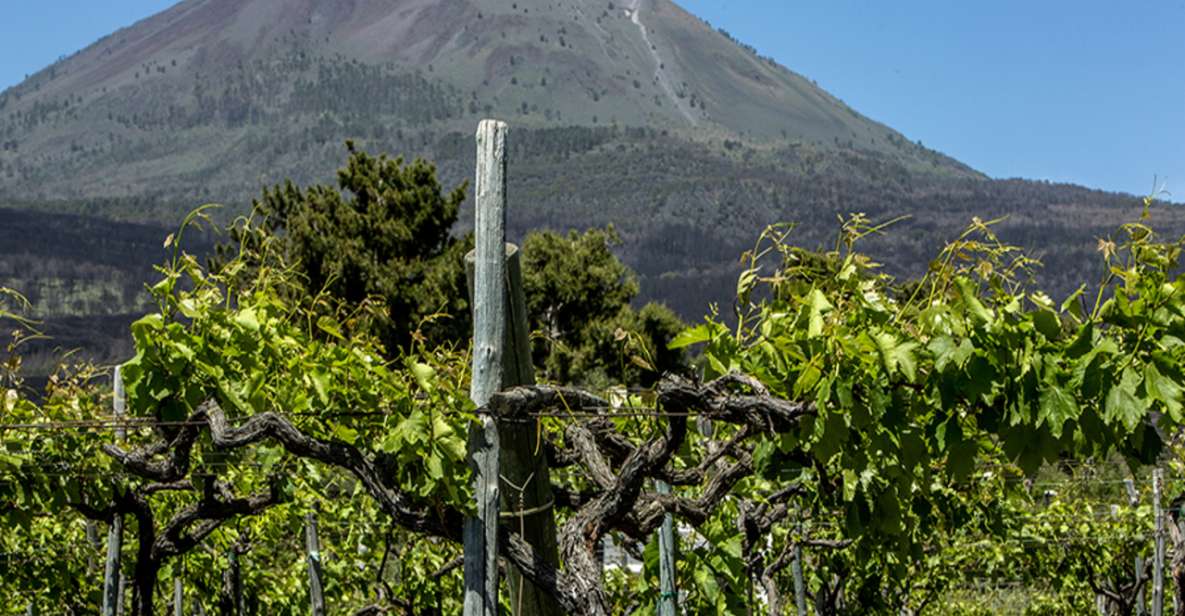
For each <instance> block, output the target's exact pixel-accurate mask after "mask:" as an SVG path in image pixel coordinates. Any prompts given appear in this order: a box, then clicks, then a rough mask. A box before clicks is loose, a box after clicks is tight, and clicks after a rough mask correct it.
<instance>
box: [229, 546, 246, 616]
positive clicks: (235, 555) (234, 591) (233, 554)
mask: <svg viewBox="0 0 1185 616" xmlns="http://www.w3.org/2000/svg"><path fill="white" fill-rule="evenodd" d="M226 559H227V565H228V566H229V569H228V573H229V575H228V576H227V577H228V579H229V582H230V584H229V585H230V588H229V589H228V590H230V597H229V598H230V600H231V601H233V604H232V607H231V611H232V612H233V613H234V614H235V616H246V610H245V609H243V608H244V605H243V571H242V569H241V568H240V567H239V550H238V549H237V548H236V547H234V546H231V548H230V550H228V551H227V555H226Z"/></svg>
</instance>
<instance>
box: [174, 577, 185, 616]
mask: <svg viewBox="0 0 1185 616" xmlns="http://www.w3.org/2000/svg"><path fill="white" fill-rule="evenodd" d="M184 592H185V589H184V586H183V585H182V583H181V574H180V573H178V574H177V575H176V576H175V577H174V578H173V616H185V608H184V605H183V604H182V602H181V600H182V599H183V598H184V597H183V594H184Z"/></svg>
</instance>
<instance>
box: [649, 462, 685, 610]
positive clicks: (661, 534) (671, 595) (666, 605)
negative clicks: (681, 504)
mask: <svg viewBox="0 0 1185 616" xmlns="http://www.w3.org/2000/svg"><path fill="white" fill-rule="evenodd" d="M654 488H655V491H656V492H658V493H659V494H670V493H671V485H670V484H668V483H667V482H665V481H663V480H661V479H657V480H655V481H654ZM658 578H659V579H658V584H659V589H660V591H661V593H662V594H660V595H659V596H658V616H675V614H676V613H677V612H678V610H679V597H678V595H677V594H675V522H674V519H673V518H672V516H671V514H670V512H667V513H666V515H664V516H663V517H662V527H661V528H660V529H659V531H658Z"/></svg>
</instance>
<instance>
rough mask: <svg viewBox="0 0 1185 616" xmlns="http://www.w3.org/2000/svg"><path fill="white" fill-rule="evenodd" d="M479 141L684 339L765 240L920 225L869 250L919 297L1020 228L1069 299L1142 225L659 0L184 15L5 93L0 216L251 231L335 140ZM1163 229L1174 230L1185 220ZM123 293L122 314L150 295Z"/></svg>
mask: <svg viewBox="0 0 1185 616" xmlns="http://www.w3.org/2000/svg"><path fill="white" fill-rule="evenodd" d="M490 116H494V117H499V118H503V119H506V120H508V121H509V122H510V124H511V127H512V128H511V135H510V156H511V162H510V165H511V167H510V170H509V181H510V195H511V199H512V202H511V204H510V224H511V233H512V235H521V234H522V233H524V232H526V231H527V230H529V229H533V228H539V227H551V228H559V229H563V228H573V227H576V228H580V227H585V226H590V225H605V224H614V225H615V226H616V228H617V229H618V231H619V232H620V233H621V235H622V238H623V245H622V246H621V248H620V252H621V254H622V255H623V257H624V258H625V259H626V260H627V262H628V263H629V264H630V265H632V266H633V267H635V268H636V269H638V270H639V272H640V273H641V275H642V290H643V296H644V297H645V298H647V299H662V300H666V301H668V302H669V303H671V304H672V306H673V307H674V308H676V309H677V310H679V311H680V312H681V313H682V314H684V315H685V316H687V317H689V318H695V317H698V316H699V315H702V314H703V311H704V310H705V307H706V306H707V304H708V302H709V301H715V302H720V303H722V304H724V305H727V302H728V301H729V296H730V294H731V292H732V289H734V288H735V287H734V281H735V278H734V276H735V270H736V256H737V255H738V254H740V252H741V251H743V250H745V249H748V248H750V247H751V245H752V241H753V238H754V237H755V236H756V235H757V233H758V232H759V231H760V229H761V228H762V227H763V226H764V225H766V224H770V223H773V222H781V221H794V222H799V223H801V226H800V227H799V230H798V232H797V235H796V236H795V237H796V238H798V239H799V241H800V242H801V243H803V244H804V245H807V246H810V247H815V246H819V245H823V244H824V243H827V242H828V240H829V239H830V238H832V237H833V234H834V232H835V229H836V222H835V221H836V218H837V216H841V215H846V214H850V213H852V212H865V213H867V214H869V215H870V216H872V217H873V218H876V219H888V218H893V217H896V216H899V215H909V216H912V218H911V219H910V221H909V222H908V223H905V224H904V225H901V226H899V228H898V229H897V230H895V231H894V232H892V234H891V235H890V236H889V239H887V240H883V241H881V243H880V244H874V245H873V246H872V247H874V248H881V249H884V253H883V254H881V255H880V256H881V258H883V259H884V261H885V262H886V263H887V264H888V265H889V266H890V269H891V271H893V272H895V273H904V274H908V273H917V272H919V271H922V269H923V268H924V267H925V265H926V262H927V259H928V258H930V257H931V256H933V255H934V254H935V252H936V251H937V250H938V249H939V248H940V247H941V245H942V242H943V241H945V240H946V239H948V238H950V237H953V236H954V235H956V234H957V232H958V231H959V230H961V228H962V227H963V225H965V224H966V222H968V221H969V220H970V219H971V217H972V216H976V215H978V216H982V217H989V216H997V215H1005V214H1007V215H1009V216H1011V217H1012V218H1011V219H1010V220H1009V222H1008V223H1006V225H1005V226H1004V228H1003V229H1002V233H1003V234H1004V239H1005V240H1006V241H1014V242H1016V243H1018V244H1021V245H1023V246H1026V247H1029V248H1034V249H1037V250H1039V251H1041V254H1044V255H1046V256H1047V257H1048V258H1047V260H1048V261H1049V262H1050V264H1051V267H1050V268H1049V270H1048V271H1047V273H1046V278H1045V280H1046V281H1049V282H1050V283H1051V284H1052V289H1051V290H1053V291H1055V292H1061V291H1069V290H1072V289H1071V288H1069V286H1070V285H1071V280H1072V279H1077V278H1078V274H1079V273H1080V271H1081V267H1082V266H1081V261H1083V260H1088V259H1090V251H1091V250H1092V249H1093V246H1094V245H1095V240H1096V238H1097V237H1099V236H1101V235H1103V234H1105V233H1106V232H1107V230H1108V229H1110V228H1113V226H1114V225H1115V224H1117V223H1118V222H1120V221H1121V220H1124V219H1127V218H1130V212H1131V211H1132V209H1131V208H1136V207H1138V203H1135V202H1133V201H1132V200H1131V199H1130V198H1129V197H1126V196H1120V195H1108V194H1105V193H1098V192H1095V191H1088V190H1085V189H1081V188H1077V187H1067V186H1055V185H1049V184H1044V183H1035V182H1024V181H1017V182H999V181H993V180H989V179H987V178H985V177H984V176H982V175H981V174H979V173H977V172H976V171H974V170H972V169H970V168H968V167H967V166H965V165H963V164H961V163H959V162H958V161H955V160H953V159H951V158H949V157H947V156H944V155H943V154H941V153H938V152H935V151H932V150H928V149H925V148H923V147H921V146H920V145H917V144H914V143H912V142H910V141H909V140H908V139H906V138H905V137H904V136H903V135H901V134H899V133H897V132H895V131H893V130H892V129H890V128H888V127H886V126H884V125H881V124H879V123H877V122H875V121H873V120H870V119H869V118H867V117H864V116H862V115H860V114H859V113H857V112H856V111H854V110H852V109H850V108H849V107H848V106H847V105H845V104H844V103H843V102H842V101H840V100H838V99H836V98H835V97H833V96H832V95H830V94H828V93H827V92H825V91H823V90H821V89H819V88H818V87H816V86H815V85H814V84H813V83H812V82H811V81H809V80H808V79H806V78H804V77H802V76H800V75H797V74H795V73H793V72H792V71H790V70H789V69H786V68H784V67H782V66H779V65H777V64H776V63H774V62H772V61H770V60H768V59H764V58H761V57H760V56H759V55H757V54H756V53H755V52H754V51H753V50H752V49H751V48H747V47H745V46H744V45H743V44H740V43H738V42H737V41H735V40H733V39H732V38H731V37H729V36H728V35H727V34H726V33H723V32H718V31H716V30H713V29H712V28H711V27H710V26H708V25H707V24H706V23H704V22H702V21H701V20H699V19H698V18H696V17H694V16H693V15H690V14H689V13H687V12H686V11H684V10H682V9H681V8H679V7H678V6H677V5H676V4H674V3H673V2H671V1H670V0H613V1H610V0H185V1H184V2H180V3H179V4H177V5H175V6H173V7H172V8H170V9H168V10H166V11H164V12H162V13H160V14H158V15H155V16H153V17H151V18H148V19H146V20H143V21H141V22H139V23H137V24H134V25H132V26H130V27H128V28H124V29H122V30H119V31H117V32H115V33H113V34H111V35H110V36H107V37H104V38H103V39H101V40H99V41H97V42H96V43H94V44H93V45H90V46H88V47H87V48H86V49H84V50H82V51H80V52H78V53H76V54H74V55H73V56H70V57H68V58H65V59H63V60H62V61H60V62H57V63H55V64H54V65H52V66H50V67H47V68H46V69H45V70H43V71H40V72H39V73H37V74H35V75H33V76H31V77H30V78H29V79H28V80H26V81H25V82H24V83H22V84H20V85H18V86H15V87H13V88H10V89H8V90H6V91H4V92H2V93H0V206H5V205H8V206H9V207H16V208H19V209H20V210H21V214H20V217H21V220H24V221H25V224H27V222H28V221H29V220H31V219H32V218H34V217H35V216H36V215H37V214H36V213H35V212H42V213H46V212H53V213H65V214H83V215H85V216H87V217H97V218H102V219H107V220H108V221H110V220H120V221H126V222H154V223H162V222H163V223H168V224H173V223H174V222H175V221H177V220H179V219H180V217H181V216H182V215H183V214H184V212H187V211H189V210H190V209H192V208H193V207H195V206H197V205H199V204H201V203H204V202H207V201H221V202H224V203H226V204H227V205H228V206H229V207H228V208H227V210H225V211H226V212H228V214H234V213H241V212H245V211H246V209H247V208H248V207H249V205H250V200H251V199H252V198H253V197H255V196H257V195H258V194H259V191H260V188H261V187H263V186H265V185H270V184H274V183H278V182H281V181H283V180H285V179H287V178H291V179H293V180H294V181H296V182H298V183H302V184H307V183H312V182H328V181H332V180H333V171H334V170H335V169H336V168H337V167H338V166H340V165H341V164H342V162H343V161H344V159H345V148H344V147H343V142H344V141H345V140H346V139H353V140H356V141H357V142H358V144H359V146H360V147H362V148H365V149H368V150H371V151H375V152H388V153H393V154H398V155H405V156H408V157H411V156H424V157H427V158H429V159H431V160H433V161H435V162H436V163H437V164H438V166H439V169H440V174H441V176H442V180H443V182H444V183H445V184H446V185H448V186H450V187H451V186H453V185H456V184H459V183H461V182H465V181H467V180H469V179H470V178H472V177H473V156H474V146H473V131H474V129H475V127H476V125H477V122H478V120H479V119H481V118H483V117H490ZM1108 203H1113V204H1117V205H1120V206H1122V207H1108V206H1107V205H1106V204H1108ZM471 219H472V212H471V211H463V212H462V219H461V220H462V223H461V227H462V228H461V229H460V230H464V229H465V228H466V227H467V226H468V223H469V221H470V220H471ZM55 220H60V219H55ZM1160 222H1163V224H1164V225H1165V226H1166V227H1167V228H1168V229H1185V216H1182V215H1180V214H1177V213H1176V212H1165V213H1163V217H1162V218H1161V219H1160ZM55 224H57V223H55ZM95 228H99V227H95ZM142 233H143V228H141V229H139V230H137V231H136V232H135V233H133V234H132V235H134V236H135V237H142ZM11 241H12V242H13V243H12V244H11V245H6V246H0V259H6V260H7V262H8V263H10V264H11V267H9V268H8V270H6V271H7V274H6V273H5V271H0V285H4V284H6V283H8V284H13V283H20V284H28V283H29V280H28V277H27V276H24V275H22V274H21V273H20V272H21V268H23V267H25V265H24V264H26V263H28V262H29V261H28V258H26V256H23V255H28V254H40V253H38V250H43V249H44V247H39V246H24V245H22V237H21V236H19V235H18V236H15V237H13V238H12V240H11ZM55 241H56V240H55ZM61 241H63V242H73V241H75V240H74V239H72V236H70V234H68V233H66V234H63V235H62V237H61ZM49 244H52V242H49ZM137 254H141V253H137ZM6 255H7V256H6ZM22 259H24V260H22ZM55 263H56V262H55ZM62 263H63V264H62V265H61V270H62V271H60V272H57V273H54V274H53V276H51V278H52V279H54V280H59V279H60V280H62V281H64V282H63V283H62V284H60V285H58V287H61V288H62V289H65V290H64V291H62V292H61V293H59V294H58V296H54V291H52V289H53V288H58V287H55V286H53V285H48V286H46V285H43V286H45V288H44V289H42V288H41V287H38V295H39V296H41V299H42V301H41V304H40V305H41V307H42V309H43V310H44V311H45V312H46V313H47V314H62V313H70V314H76V313H81V312H86V311H88V310H90V311H92V312H93V310H92V309H93V308H94V306H95V302H103V301H106V300H105V299H104V298H105V296H104V295H102V293H101V292H100V291H98V290H97V287H96V286H95V285H94V284H92V282H93V280H95V279H96V277H95V276H94V275H91V274H86V270H87V268H90V267H91V266H90V265H89V264H87V263H84V262H81V261H63V262H62ZM55 267H58V266H57V265H55ZM104 267H106V266H104ZM121 267H123V268H124V269H123V270H121V272H122V273H120V274H119V275H117V276H115V278H114V279H115V280H118V285H119V286H120V287H121V288H123V289H134V288H135V286H136V285H135V278H136V276H143V275H144V272H146V271H147V270H146V269H145V264H144V263H143V262H133V260H129V261H127V262H126V263H125V264H124V265H123V266H121ZM75 269H78V270H83V273H84V275H85V276H90V277H89V278H86V280H87V281H89V282H86V283H85V284H84V283H75V282H73V281H74V280H78V279H79V277H78V276H77V275H76V272H75V271H74V270H75ZM91 269H92V270H93V268H91ZM93 271H100V270H93ZM102 271H106V270H102ZM103 275H104V276H105V275H107V274H103ZM54 284H55V285H57V284H58V283H54ZM124 294H125V295H126V294H127V293H124ZM136 301H138V300H137V299H136V298H134V297H124V298H121V303H120V305H121V306H123V307H121V308H120V310H131V307H132V306H134V305H136V304H135V302H136ZM51 305H60V306H67V307H73V308H64V309H60V310H57V311H55V310H53V309H51V308H50V307H51ZM725 312H727V310H725Z"/></svg>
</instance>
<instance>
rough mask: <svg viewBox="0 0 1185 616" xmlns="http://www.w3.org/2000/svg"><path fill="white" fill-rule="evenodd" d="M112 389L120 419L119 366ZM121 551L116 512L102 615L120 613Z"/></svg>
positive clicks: (120, 432) (122, 434)
mask: <svg viewBox="0 0 1185 616" xmlns="http://www.w3.org/2000/svg"><path fill="white" fill-rule="evenodd" d="M112 381H113V383H112V389H113V390H114V400H113V403H112V407H113V410H114V411H115V419H116V420H121V419H122V418H123V411H124V401H123V376H122V375H121V374H120V367H119V366H116V367H115V374H114V375H113V377H112ZM126 436H127V431H126V430H124V429H123V428H122V427H116V430H115V437H116V439H117V440H120V441H122V440H123V439H124V437H126ZM122 551H123V516H120V515H118V514H116V515H115V516H114V517H112V518H111V527H110V528H109V529H108V531H107V564H106V567H105V568H104V572H103V616H116V615H117V614H120V613H122V611H123V610H122V609H120V608H121V607H122V605H121V603H122V601H121V599H122V596H121V592H120V591H121V590H122V586H123V584H122V581H123V580H122V579H121V578H122V576H121V575H120V571H119V555H120V552H122Z"/></svg>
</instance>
